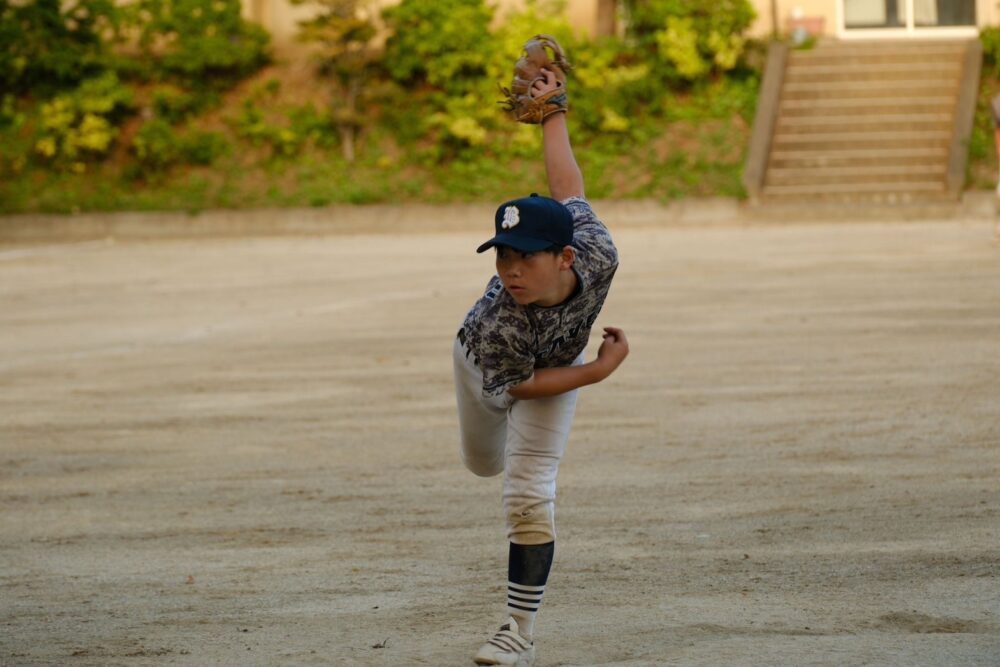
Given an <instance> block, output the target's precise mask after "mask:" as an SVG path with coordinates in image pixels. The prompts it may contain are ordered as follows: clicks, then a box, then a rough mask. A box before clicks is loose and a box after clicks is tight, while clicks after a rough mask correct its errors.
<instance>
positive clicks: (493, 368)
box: [459, 197, 618, 396]
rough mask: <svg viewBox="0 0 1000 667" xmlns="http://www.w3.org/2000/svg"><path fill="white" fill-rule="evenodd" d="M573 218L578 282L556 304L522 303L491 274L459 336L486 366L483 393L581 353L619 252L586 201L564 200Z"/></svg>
mask: <svg viewBox="0 0 1000 667" xmlns="http://www.w3.org/2000/svg"><path fill="white" fill-rule="evenodd" d="M563 204H565V205H566V208H567V209H569V212H570V214H571V215H572V217H573V247H574V248H575V249H576V261H575V262H574V263H573V270H574V271H575V272H576V277H577V279H578V286H577V289H576V292H574V294H573V296H571V297H570V298H569V299H567V300H566V301H564V302H563V303H561V304H559V305H557V306H549V307H542V306H522V305H519V304H518V303H517V302H516V301H514V299H513V298H512V297H511V296H510V294H508V293H507V290H505V289H504V287H503V283H501V282H500V277H499V276H493V278H492V279H490V282H489V284H488V285H487V286H486V293H485V294H483V296H482V298H480V299H479V301H477V302H476V304H475V305H474V306H473V307H472V310H470V311H469V314H468V315H466V316H465V321H464V322H463V323H462V329H461V331H459V337H460V338H461V339H462V342H463V343H464V344H465V346H466V348H467V350H468V351H469V353H470V354H472V355H474V361H475V363H476V365H477V366H479V368H480V369H481V370H482V371H483V395H484V396H499V395H501V394H503V393H504V392H505V391H507V390H508V389H510V388H511V387H514V386H516V385H518V384H520V383H522V382H524V381H525V380H527V379H528V378H530V377H531V375H532V373H533V372H534V369H536V368H552V367H556V366H569V365H571V364H572V363H573V361H574V360H575V359H576V358H577V357H578V356H579V355H580V353H581V352H583V348H584V347H586V345H587V339H588V338H589V336H590V329H591V327H592V326H593V325H594V322H595V321H596V320H597V315H598V314H599V313H600V312H601V307H602V306H603V305H604V299H605V297H607V295H608V289H609V288H610V287H611V279H612V278H613V277H614V275H615V271H616V270H617V268H618V251H617V250H616V249H615V244H614V243H613V242H612V240H611V234H609V233H608V229H607V227H605V226H604V224H603V223H602V222H601V221H600V220H598V219H597V216H596V215H594V211H593V210H592V209H591V208H590V204H589V203H587V200H585V199H583V198H581V197H572V198H570V199H567V200H565V201H563Z"/></svg>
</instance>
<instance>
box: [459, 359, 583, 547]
mask: <svg viewBox="0 0 1000 667" xmlns="http://www.w3.org/2000/svg"><path fill="white" fill-rule="evenodd" d="M471 357H472V355H470V354H467V353H466V349H465V347H464V346H463V345H462V343H461V341H459V340H458V339H456V340H455V348H454V364H455V396H456V399H457V402H458V421H459V429H460V433H461V441H462V461H463V462H464V463H465V466H466V467H467V468H468V469H469V470H471V471H472V472H474V473H475V474H476V475H479V476H480V477H492V476H493V475H497V474H499V473H500V472H501V471H502V472H503V473H504V478H503V506H504V513H505V514H506V517H507V537H508V539H509V540H510V541H511V542H514V543H515V544H546V543H548V542H552V541H553V540H555V536H556V533H555V499H556V473H558V471H559V461H560V460H561V459H562V456H563V453H564V452H565V451H566V442H567V441H568V440H569V431H570V426H571V425H572V423H573V414H574V413H575V411H576V398H577V393H578V392H577V390H574V391H570V392H566V393H565V394H560V395H558V396H551V397H547V398H535V399H531V400H526V401H518V400H515V399H512V398H511V397H510V396H508V395H507V394H503V395H501V396H498V397H495V398H486V397H484V396H483V374H482V371H480V370H479V368H478V367H477V366H476V365H475V363H473V360H472V358H471ZM582 362H583V354H582V353H581V355H580V356H579V357H578V358H577V360H576V361H575V362H574V364H580V363H582Z"/></svg>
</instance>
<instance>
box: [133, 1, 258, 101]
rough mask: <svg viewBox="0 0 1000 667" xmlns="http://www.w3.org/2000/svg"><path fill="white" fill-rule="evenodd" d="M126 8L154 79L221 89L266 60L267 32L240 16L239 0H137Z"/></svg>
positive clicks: (195, 86) (254, 69)
mask: <svg viewBox="0 0 1000 667" xmlns="http://www.w3.org/2000/svg"><path fill="white" fill-rule="evenodd" d="M129 11H130V16H131V17H132V20H133V22H134V23H135V24H136V25H137V26H138V29H139V33H138V46H139V49H140V52H141V54H142V56H143V58H144V59H148V61H149V62H151V63H153V71H152V72H150V73H148V74H149V75H151V76H152V77H154V78H170V79H174V80H176V81H179V82H182V83H183V84H184V85H186V86H188V87H191V88H198V87H202V86H207V87H216V88H225V87H228V86H230V85H232V83H234V82H235V81H238V80H239V79H242V78H243V77H245V76H247V75H248V74H250V73H252V72H254V71H256V70H257V69H258V68H259V67H260V66H261V65H263V64H264V63H266V62H267V61H268V59H269V55H268V46H269V43H270V36H269V35H268V33H267V32H266V31H265V30H264V29H263V28H261V27H260V26H258V25H256V24H252V23H248V22H247V21H245V20H244V19H243V17H242V16H241V13H240V11H241V4H240V0H137V2H135V3H134V4H132V5H129Z"/></svg>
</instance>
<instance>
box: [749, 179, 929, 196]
mask: <svg viewBox="0 0 1000 667" xmlns="http://www.w3.org/2000/svg"><path fill="white" fill-rule="evenodd" d="M890 192H894V193H901V194H902V193H911V194H913V193H939V194H945V193H946V192H947V190H946V188H945V184H944V182H943V181H911V182H905V183H900V182H895V181H887V182H882V181H877V182H869V183H823V184H808V185H765V186H764V189H763V193H764V194H765V195H768V196H770V195H795V196H808V195H840V194H876V193H890Z"/></svg>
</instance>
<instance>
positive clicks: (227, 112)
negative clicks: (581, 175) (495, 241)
mask: <svg viewBox="0 0 1000 667" xmlns="http://www.w3.org/2000/svg"><path fill="white" fill-rule="evenodd" d="M272 80H278V81H280V82H281V85H280V88H279V89H278V91H277V93H276V94H275V95H268V96H267V97H266V98H265V99H266V100H267V102H266V106H267V108H266V112H267V115H268V116H269V119H270V120H271V122H274V123H276V124H281V123H283V122H287V112H288V110H290V109H292V108H295V107H300V106H301V105H303V104H307V103H311V104H314V105H315V106H316V107H317V108H322V106H323V104H324V96H325V95H326V94H327V93H326V91H325V88H324V86H323V85H322V83H319V84H317V81H316V80H315V79H314V78H313V75H312V70H311V66H310V65H309V64H308V63H307V62H300V61H296V62H284V63H279V64H277V65H274V66H272V67H269V68H267V69H266V70H264V71H262V72H260V73H259V74H258V75H257V76H255V77H254V78H253V79H251V80H249V81H247V82H245V83H244V84H242V85H241V86H239V87H238V88H237V89H235V90H233V91H231V92H230V93H229V94H228V95H227V96H226V99H225V103H224V104H223V106H222V107H221V108H220V109H217V110H215V111H213V112H212V113H210V114H208V115H207V116H205V117H202V118H199V119H198V121H197V122H198V128H199V129H212V130H217V131H221V132H223V133H225V134H227V135H228V136H229V138H230V140H231V141H232V143H233V147H234V149H233V150H232V151H231V152H230V153H229V154H228V155H226V156H224V157H222V158H220V159H219V160H218V161H217V162H216V163H215V164H214V165H213V166H212V167H178V168H174V169H172V170H170V171H169V172H167V173H165V174H161V175H156V176H154V177H153V178H151V179H146V180H135V179H133V178H129V177H127V176H125V175H124V174H125V172H126V169H125V165H126V163H127V160H128V156H127V155H126V154H125V151H124V149H121V148H120V149H119V150H118V152H117V155H116V156H115V157H114V158H113V159H111V160H109V161H107V162H106V163H104V164H100V165H92V166H91V167H90V168H89V170H88V172H87V173H85V174H82V175H73V174H53V173H50V172H48V171H45V170H41V169H33V168H31V167H28V168H27V169H25V170H24V171H22V172H21V173H20V174H18V175H10V174H8V175H6V177H5V178H4V179H3V181H2V182H0V213H15V212H73V211H94V210H189V211H194V210H201V209H207V208H259V207H285V206H323V205H326V204H331V203H368V202H386V201H388V202H392V201H398V202H408V201H430V202H449V201H498V200H503V199H506V198H508V197H510V196H518V195H521V194H525V193H528V192H531V191H537V190H540V189H544V187H545V184H544V174H543V170H542V165H541V162H540V160H539V159H537V158H536V157H534V156H535V155H540V147H538V146H537V143H536V145H535V148H534V149H529V150H528V151H527V152H526V157H521V158H516V159H513V160H512V159H510V158H496V157H494V156H493V155H491V152H490V151H489V148H488V147H486V148H485V149H483V150H479V151H475V152H471V151H469V152H466V153H465V154H458V155H455V156H452V157H451V158H449V159H443V160H429V159H427V157H426V156H425V155H423V154H422V153H421V152H420V150H419V147H418V148H416V149H403V148H401V147H399V146H398V145H396V143H395V141H394V140H393V139H392V138H391V136H390V135H389V133H387V132H385V131H382V132H378V131H376V132H372V133H370V134H368V135H367V136H366V137H364V139H363V141H362V142H361V144H360V145H359V157H358V159H357V160H356V162H355V163H354V164H348V163H346V162H345V161H344V160H343V159H342V158H341V156H340V153H339V150H338V149H337V148H336V147H330V148H326V149H321V148H318V147H316V146H314V145H311V144H309V145H307V146H306V148H305V149H304V150H303V151H302V152H301V153H300V154H298V155H296V156H294V157H274V156H273V151H272V150H271V148H269V147H267V146H254V145H252V144H251V143H249V142H247V141H245V140H239V139H238V138H236V137H235V134H234V132H233V130H232V126H231V123H229V122H228V121H227V119H229V118H232V117H233V116H235V115H236V113H237V112H238V110H239V108H240V105H241V103H242V101H243V100H245V99H246V98H247V97H248V96H249V95H252V93H253V92H254V91H260V90H261V88H262V87H263V86H264V85H265V84H266V82H267V81H272ZM998 88H1000V84H998V82H997V81H996V80H995V79H993V78H992V72H990V73H989V74H987V73H986V72H984V83H983V87H982V93H981V96H980V105H979V111H978V113H977V119H976V131H975V134H974V136H973V139H972V142H971V145H970V163H969V170H968V174H969V179H968V180H969V187H972V188H992V187H994V185H995V183H996V174H997V160H996V155H995V152H994V151H993V147H992V130H991V128H990V122H989V112H988V106H987V105H988V100H989V98H990V96H991V95H992V94H993V93H994V92H996V90H997V89H998ZM725 94H726V93H725V91H722V92H721V93H720V92H719V91H718V90H715V91H714V92H713V91H709V92H706V93H703V94H700V95H697V96H687V97H684V98H678V99H675V100H674V101H673V102H672V103H671V105H670V111H669V114H668V115H669V117H670V119H657V120H647V121H641V120H640V121H638V122H639V125H640V128H639V129H640V131H639V134H640V136H641V139H639V140H634V139H630V140H625V139H623V138H620V137H618V138H616V137H614V136H606V137H602V138H599V139H598V140H596V141H592V142H589V143H578V144H577V146H576V148H577V155H578V158H579V160H580V163H581V166H582V167H583V169H584V172H585V174H586V176H587V184H588V194H590V195H591V196H593V197H599V198H636V197H650V198H655V199H661V200H668V199H675V198H680V197H688V196H716V195H720V196H736V197H738V196H741V195H742V194H743V190H742V186H741V184H740V174H741V171H742V165H743V160H744V156H745V150H746V146H747V144H748V141H749V133H750V127H749V123H748V122H747V121H746V120H745V119H744V118H743V117H741V115H740V114H739V113H737V112H735V111H727V101H726V100H722V101H721V103H720V100H719V99H718V96H719V95H725ZM713 96H714V97H713ZM487 102H489V101H487ZM729 106H732V105H731V104H729ZM571 118H572V116H571ZM138 122H139V121H138V120H137V119H135V120H133V121H132V123H131V125H130V126H127V127H126V128H124V130H123V136H125V137H128V136H129V135H130V134H131V133H133V132H134V131H135V127H136V125H137V123H138ZM536 151H537V152H536Z"/></svg>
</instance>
